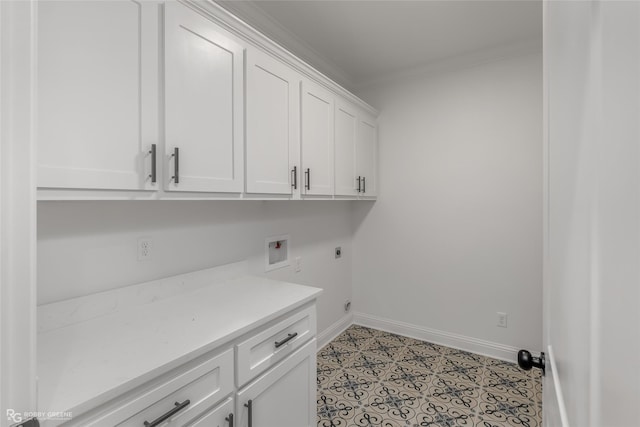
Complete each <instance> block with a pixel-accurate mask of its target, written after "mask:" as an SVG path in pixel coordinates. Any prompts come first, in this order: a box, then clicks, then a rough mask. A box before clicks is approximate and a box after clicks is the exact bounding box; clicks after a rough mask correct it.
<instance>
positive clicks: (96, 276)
mask: <svg viewBox="0 0 640 427" xmlns="http://www.w3.org/2000/svg"><path fill="white" fill-rule="evenodd" d="M350 203H352V202H339V201H295V202H287V201H271V202H263V201H176V202H171V201H160V202H158V201H150V202H141V201H122V202H114V201H108V202H107V201H105V202H39V203H38V303H39V304H44V303H48V302H53V301H58V300H63V299H68V298H72V297H75V296H80V295H86V294H90V293H95V292H99V291H103V290H107V289H111V288H116V287H120V286H126V285H130V284H135V283H140V282H145V281H148V280H153V279H157V278H161V277H167V276H171V275H175V274H180V273H184V272H188V271H193V270H197V269H202V268H208V267H213V266H216V265H222V264H227V263H230V262H235V261H240V260H244V259H249V265H250V269H251V270H252V272H254V273H256V274H264V275H265V276H267V277H272V278H277V279H281V280H287V281H291V282H295V283H301V284H305V285H311V286H317V287H321V288H323V289H324V293H323V295H322V296H321V297H320V300H319V301H318V331H323V330H324V329H325V328H327V327H328V326H329V325H331V324H332V323H334V322H336V321H337V320H339V319H340V318H341V317H342V316H343V315H344V313H343V303H344V301H345V300H346V299H349V298H351V240H352V233H351V206H350ZM287 233H288V234H290V236H291V245H292V246H291V256H292V257H296V256H301V257H302V271H301V272H300V273H295V272H294V271H293V267H292V266H291V267H285V268H283V269H280V270H276V271H273V272H270V273H266V274H265V273H264V252H263V247H264V239H265V238H266V237H268V236H272V235H278V234H287ZM143 236H144V237H151V238H152V239H153V253H152V260H150V261H145V262H138V261H137V239H138V238H139V237H143ZM336 246H341V247H342V258H340V259H337V260H336V259H335V258H334V248H335V247H336Z"/></svg>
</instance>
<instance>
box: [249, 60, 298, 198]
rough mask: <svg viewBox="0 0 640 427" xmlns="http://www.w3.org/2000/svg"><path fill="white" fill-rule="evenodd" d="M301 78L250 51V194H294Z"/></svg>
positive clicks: (276, 63)
mask: <svg viewBox="0 0 640 427" xmlns="http://www.w3.org/2000/svg"><path fill="white" fill-rule="evenodd" d="M298 84H299V77H298V75H297V74H296V73H295V72H294V71H293V70H291V69H289V68H288V67H286V66H285V65H284V64H282V63H280V62H278V61H277V60H275V59H273V58H271V57H269V56H268V55H266V54H264V53H261V52H257V51H255V50H249V51H248V52H247V192H248V193H267V194H291V193H292V184H293V183H292V181H291V179H292V174H291V173H290V172H291V169H293V167H294V166H296V161H295V156H296V154H297V149H296V147H297V146H298V136H297V135H298V128H299V124H298V112H299V111H300V107H299V98H298V90H299V89H298Z"/></svg>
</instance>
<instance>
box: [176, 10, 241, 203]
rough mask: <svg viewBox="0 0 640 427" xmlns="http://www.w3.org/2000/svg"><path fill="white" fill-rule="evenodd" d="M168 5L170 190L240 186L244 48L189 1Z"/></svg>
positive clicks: (236, 189)
mask: <svg viewBox="0 0 640 427" xmlns="http://www.w3.org/2000/svg"><path fill="white" fill-rule="evenodd" d="M165 7H166V11H165V37H166V38H165V85H166V95H165V106H166V107H165V108H166V117H165V131H166V145H165V146H166V152H167V153H166V154H167V158H168V160H169V161H168V170H167V174H166V175H167V176H166V177H165V181H166V182H167V190H170V191H210V192H240V191H242V178H243V171H242V140H243V136H242V102H243V101H242V99H243V93H242V87H243V81H242V79H243V73H242V69H243V65H242V64H243V55H244V53H243V48H242V47H241V46H240V45H238V44H236V43H235V42H233V41H232V40H231V39H230V38H229V37H227V36H226V35H225V34H224V33H223V30H221V29H219V28H218V27H217V26H216V25H215V24H213V23H212V22H211V21H209V20H207V19H206V18H204V17H202V16H200V15H199V14H197V13H196V12H194V11H192V10H190V9H188V8H186V7H185V6H183V5H181V4H178V3H173V2H168V3H167V4H166V6H165ZM175 147H178V148H179V149H180V153H179V183H176V182H175V179H172V178H171V177H172V176H173V175H174V171H175V158H174V157H171V154H172V153H173V152H174V151H173V150H174V148H175Z"/></svg>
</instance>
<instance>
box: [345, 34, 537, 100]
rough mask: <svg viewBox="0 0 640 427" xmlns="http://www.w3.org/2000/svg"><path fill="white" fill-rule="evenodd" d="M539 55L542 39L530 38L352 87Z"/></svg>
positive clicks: (419, 66)
mask: <svg viewBox="0 0 640 427" xmlns="http://www.w3.org/2000/svg"><path fill="white" fill-rule="evenodd" d="M541 52H542V39H541V38H538V37H536V38H531V39H526V40H519V41H517V42H511V43H507V44H503V45H500V46H496V47H492V48H487V49H481V50H477V51H473V52H469V53H466V54H462V55H456V56H451V57H448V58H444V59H438V60H434V61H430V62H427V63H425V64H422V65H418V66H413V67H409V68H405V69H401V70H399V71H394V72H392V73H387V74H383V75H381V76H378V77H374V78H371V79H368V80H365V81H363V82H362V83H360V84H357V85H355V86H354V87H353V90H354V91H356V92H360V91H365V90H367V89H369V88H371V87H372V86H381V85H388V84H393V83H397V82H406V81H407V80H412V79H418V78H420V77H425V76H429V75H435V74H441V73H446V72H449V71H455V70H461V69H465V68H472V67H475V66H478V65H482V64H486V63H490V62H496V61H500V60H502V59H506V58H512V57H516V56H525V55H531V54H534V53H541Z"/></svg>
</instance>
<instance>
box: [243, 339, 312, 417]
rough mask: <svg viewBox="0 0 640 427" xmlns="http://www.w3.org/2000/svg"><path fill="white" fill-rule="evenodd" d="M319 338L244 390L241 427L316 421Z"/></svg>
mask: <svg viewBox="0 0 640 427" xmlns="http://www.w3.org/2000/svg"><path fill="white" fill-rule="evenodd" d="M315 352H316V340H315V339H313V340H311V341H310V342H309V343H307V344H306V345H305V346H304V347H302V348H301V349H300V350H298V351H297V352H295V353H293V354H292V355H291V356H289V357H288V358H287V359H285V360H283V361H282V362H281V363H280V364H278V365H277V366H275V367H274V368H273V369H271V370H270V371H268V372H267V373H266V374H264V375H263V376H261V377H259V378H258V379H256V380H255V381H253V382H252V383H250V384H249V385H248V386H246V387H245V388H243V389H242V390H240V392H238V394H237V399H236V414H237V421H238V422H237V427H312V426H314V425H315V422H316V410H315V403H316V357H315Z"/></svg>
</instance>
